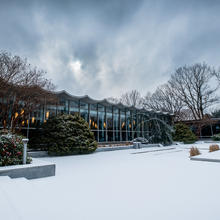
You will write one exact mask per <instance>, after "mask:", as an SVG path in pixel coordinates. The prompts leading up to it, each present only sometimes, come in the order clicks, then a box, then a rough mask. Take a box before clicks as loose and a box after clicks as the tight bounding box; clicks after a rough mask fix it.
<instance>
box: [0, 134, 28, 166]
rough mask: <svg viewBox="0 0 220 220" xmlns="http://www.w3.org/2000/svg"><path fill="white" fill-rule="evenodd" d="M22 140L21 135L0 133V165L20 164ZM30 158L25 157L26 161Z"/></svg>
mask: <svg viewBox="0 0 220 220" xmlns="http://www.w3.org/2000/svg"><path fill="white" fill-rule="evenodd" d="M22 160H23V142H22V136H19V135H15V134H2V135H0V166H9V165H18V164H22ZM30 162H31V158H30V157H27V163H30Z"/></svg>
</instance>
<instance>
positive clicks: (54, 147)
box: [42, 114, 97, 156]
mask: <svg viewBox="0 0 220 220" xmlns="http://www.w3.org/2000/svg"><path fill="white" fill-rule="evenodd" d="M43 131H44V138H43V139H42V142H44V144H45V145H46V146H47V148H48V153H49V155H57V156H58V155H60V156H62V155H73V154H87V153H92V152H94V151H95V150H96V148H97V142H96V140H95V138H94V134H93V132H92V131H91V130H90V128H89V125H88V123H87V122H86V121H85V120H84V119H83V118H81V117H80V116H79V115H78V114H75V115H67V114H63V115H58V116H54V117H51V118H49V120H48V121H47V122H46V123H45V125H44V127H43Z"/></svg>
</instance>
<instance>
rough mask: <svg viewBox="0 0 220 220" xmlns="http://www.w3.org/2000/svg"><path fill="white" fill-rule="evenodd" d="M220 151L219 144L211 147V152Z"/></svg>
mask: <svg viewBox="0 0 220 220" xmlns="http://www.w3.org/2000/svg"><path fill="white" fill-rule="evenodd" d="M217 150H219V146H218V144H212V145H210V146H209V152H213V151H217Z"/></svg>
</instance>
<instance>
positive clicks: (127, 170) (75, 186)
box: [0, 144, 220, 220]
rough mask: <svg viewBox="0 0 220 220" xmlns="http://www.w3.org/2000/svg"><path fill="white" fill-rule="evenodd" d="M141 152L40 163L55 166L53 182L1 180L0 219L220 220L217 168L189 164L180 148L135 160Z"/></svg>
mask: <svg viewBox="0 0 220 220" xmlns="http://www.w3.org/2000/svg"><path fill="white" fill-rule="evenodd" d="M198 146H199V147H203V148H204V147H207V146H208V145H207V146H206V145H204V144H200V145H198ZM145 150H146V149H145ZM137 151H141V150H133V149H132V150H123V151H113V152H103V153H94V154H91V155H83V156H68V157H54V158H42V160H46V161H51V162H55V163H56V166H57V172H56V176H55V177H49V178H43V179H37V180H24V179H20V180H19V179H16V180H10V181H8V180H7V179H6V180H4V181H2V180H1V178H0V195H3V196H1V197H0V204H1V206H0V211H1V214H0V215H1V218H2V219H4V220H11V219H13V220H17V219H19V220H20V219H22V220H26V219H27V220H61V219H65V220H67V219H76V220H93V219H94V220H123V219H124V220H142V219H143V220H146V219H149V220H162V219H163V220H186V219H187V220H208V219H212V220H219V219H220V209H219V201H218V198H219V197H220V172H219V170H220V164H219V163H208V162H207V163H206V162H199V161H190V160H189V153H188V150H187V149H183V147H182V146H177V148H176V149H173V150H168V151H161V152H150V153H142V154H132V153H134V152H137ZM23 195H24V196H23ZM2 200H4V201H2ZM2 209H4V210H2ZM2 214H3V215H2Z"/></svg>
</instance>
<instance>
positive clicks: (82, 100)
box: [30, 91, 172, 142]
mask: <svg viewBox="0 0 220 220" xmlns="http://www.w3.org/2000/svg"><path fill="white" fill-rule="evenodd" d="M56 95H57V97H58V103H57V104H56V105H48V104H47V103H46V102H45V106H43V107H42V108H40V109H39V110H38V111H37V112H34V113H33V115H32V116H31V119H30V127H35V126H37V125H40V124H41V123H43V122H45V121H46V120H47V119H48V118H49V117H50V116H52V115H58V114H63V113H66V114H75V113H78V114H80V115H81V117H83V118H84V119H85V120H86V121H87V122H88V125H89V127H90V128H91V130H92V131H93V133H94V135H95V138H96V140H97V141H98V142H122V141H131V140H133V139H134V138H136V137H148V136H150V135H151V133H152V128H151V127H152V125H151V119H152V118H158V119H160V120H162V121H163V122H165V123H166V124H169V125H171V124H172V115H170V114H168V113H163V112H153V111H147V110H145V109H138V108H135V107H133V106H132V107H130V106H125V105H123V104H121V103H119V104H113V103H110V102H109V101H108V100H106V99H103V100H95V99H92V98H90V97H89V96H73V95H71V94H69V93H67V92H66V91H60V92H56Z"/></svg>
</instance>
